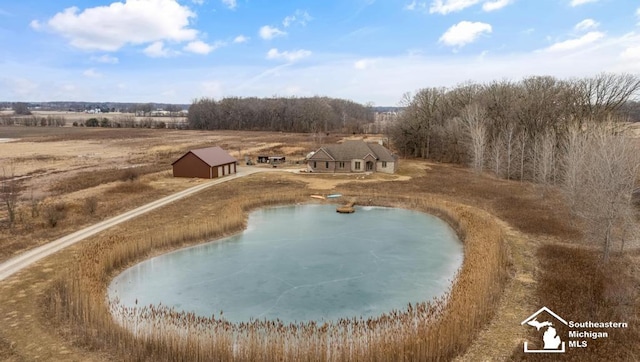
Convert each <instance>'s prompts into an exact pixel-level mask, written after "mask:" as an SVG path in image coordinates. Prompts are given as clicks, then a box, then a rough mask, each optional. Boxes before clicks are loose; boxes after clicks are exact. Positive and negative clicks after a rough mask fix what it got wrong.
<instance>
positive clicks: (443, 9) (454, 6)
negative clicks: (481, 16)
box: [429, 0, 481, 15]
mask: <svg viewBox="0 0 640 362" xmlns="http://www.w3.org/2000/svg"><path fill="white" fill-rule="evenodd" d="M480 1H481V0H434V1H433V2H432V3H431V6H430V7H429V13H431V14H433V13H438V14H442V15H446V14H448V13H453V12H456V11H460V10H464V9H466V8H468V7H470V6H473V5H475V4H478V3H479V2H480Z"/></svg>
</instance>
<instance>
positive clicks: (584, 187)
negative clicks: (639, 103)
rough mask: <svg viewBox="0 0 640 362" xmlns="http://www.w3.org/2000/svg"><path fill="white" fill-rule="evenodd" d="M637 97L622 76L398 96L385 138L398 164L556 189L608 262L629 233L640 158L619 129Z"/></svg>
mask: <svg viewBox="0 0 640 362" xmlns="http://www.w3.org/2000/svg"><path fill="white" fill-rule="evenodd" d="M639 91H640V78H638V77H637V76H634V75H629V74H599V75H597V76H595V77H590V78H582V79H571V80H559V79H556V78H553V77H530V78H526V79H524V80H522V81H520V82H510V81H502V82H493V83H490V84H464V85H461V86H459V87H456V88H453V89H444V88H429V89H421V90H419V91H418V92H417V93H416V94H415V95H413V96H410V95H406V96H405V99H404V101H405V104H406V109H405V111H404V112H402V114H401V115H400V117H399V119H398V121H397V122H396V123H395V124H394V125H393V126H392V127H391V129H390V131H389V133H390V137H391V139H392V141H393V143H394V146H395V148H396V149H397V150H399V151H400V152H401V153H403V154H405V155H406V156H413V157H421V158H429V159H433V160H437V161H443V162H454V163H461V164H468V165H470V166H471V167H472V168H473V169H474V170H476V171H478V172H483V171H490V172H492V173H493V174H495V175H496V176H498V177H502V178H507V179H516V180H523V181H532V182H535V183H537V184H540V185H556V186H559V188H560V190H562V191H563V192H564V195H565V196H566V198H567V202H568V204H569V206H570V207H571V209H572V211H573V212H574V215H575V216H576V217H577V218H578V219H580V220H581V221H582V222H584V228H585V235H587V236H588V238H591V239H592V240H593V241H597V242H599V243H602V246H603V255H604V259H607V258H608V257H609V253H610V251H611V248H612V246H613V245H614V244H615V245H620V249H622V248H623V247H624V243H625V240H626V241H628V240H631V239H633V238H634V236H633V234H634V233H635V232H636V231H637V230H635V225H636V222H635V221H634V220H635V210H634V208H633V204H632V195H633V192H634V188H635V185H636V183H637V180H638V176H639V175H638V172H639V171H640V152H638V149H637V147H638V144H637V143H634V140H632V139H630V138H629V137H627V135H626V134H625V130H624V127H625V124H626V121H630V120H631V119H630V118H629V114H630V113H632V114H633V113H634V112H633V107H634V102H630V101H631V100H632V99H633V97H634V96H635V95H637V94H638V92H639ZM630 111H631V112H630ZM543 190H544V188H543Z"/></svg>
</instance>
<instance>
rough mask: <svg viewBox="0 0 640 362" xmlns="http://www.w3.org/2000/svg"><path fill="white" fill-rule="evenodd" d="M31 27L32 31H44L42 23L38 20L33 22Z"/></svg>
mask: <svg viewBox="0 0 640 362" xmlns="http://www.w3.org/2000/svg"><path fill="white" fill-rule="evenodd" d="M29 26H30V27H31V29H33V30H40V29H42V24H40V22H39V21H38V20H31V22H30V23H29Z"/></svg>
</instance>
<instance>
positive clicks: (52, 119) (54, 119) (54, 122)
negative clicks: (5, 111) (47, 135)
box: [0, 116, 67, 127]
mask: <svg viewBox="0 0 640 362" xmlns="http://www.w3.org/2000/svg"><path fill="white" fill-rule="evenodd" d="M66 123H67V121H66V119H65V118H64V117H61V116H46V117H36V116H31V117H11V116H3V117H0V125H3V126H14V125H19V126H26V127H63V126H64V125H65V124H66Z"/></svg>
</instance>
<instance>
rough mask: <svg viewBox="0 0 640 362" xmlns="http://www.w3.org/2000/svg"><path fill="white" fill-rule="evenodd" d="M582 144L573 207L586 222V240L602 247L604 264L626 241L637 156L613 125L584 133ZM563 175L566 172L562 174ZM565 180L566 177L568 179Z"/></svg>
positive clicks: (638, 163) (631, 225)
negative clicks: (616, 247)
mask: <svg viewBox="0 0 640 362" xmlns="http://www.w3.org/2000/svg"><path fill="white" fill-rule="evenodd" d="M579 137H584V139H583V140H582V141H580V142H585V144H584V152H583V158H582V159H581V160H579V161H581V162H579V163H580V164H581V165H582V166H581V167H580V168H579V169H577V170H572V172H576V173H577V175H576V176H575V181H574V183H577V185H573V186H574V187H575V190H572V191H571V192H570V193H568V195H570V197H573V201H572V204H573V205H574V210H575V212H576V214H577V215H578V216H579V217H580V218H582V219H583V220H584V221H585V224H586V235H587V237H588V238H589V239H590V240H591V241H593V242H596V243H600V244H601V245H602V255H603V260H604V261H605V262H606V261H607V260H608V259H609V256H610V253H611V249H612V247H613V246H614V245H615V244H616V243H619V244H620V248H621V250H622V249H623V248H624V242H625V240H627V239H628V238H629V235H630V234H631V233H632V231H633V228H635V227H636V225H635V224H636V223H635V222H634V218H635V209H634V206H633V203H632V195H633V190H634V187H635V185H636V182H637V178H638V172H639V171H640V154H639V153H638V152H637V147H636V145H635V144H634V143H633V141H632V140H631V139H629V138H627V137H625V136H624V135H623V134H621V133H618V132H616V130H615V129H614V128H613V126H612V125H606V126H601V127H598V128H597V129H595V130H594V131H593V132H590V133H589V134H588V135H587V134H586V133H583V134H582V135H580V136H579ZM565 175H566V172H565ZM567 177H568V176H565V178H567Z"/></svg>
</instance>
